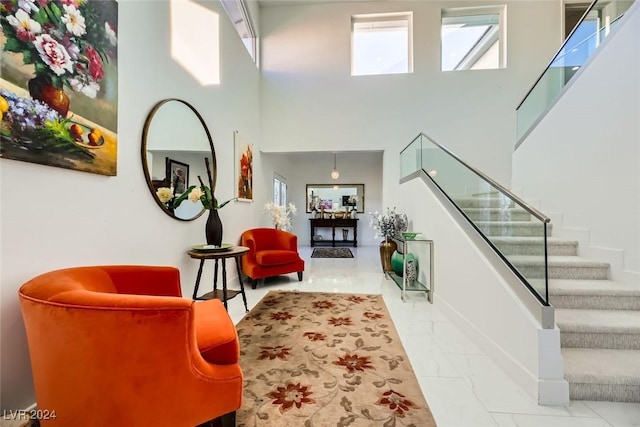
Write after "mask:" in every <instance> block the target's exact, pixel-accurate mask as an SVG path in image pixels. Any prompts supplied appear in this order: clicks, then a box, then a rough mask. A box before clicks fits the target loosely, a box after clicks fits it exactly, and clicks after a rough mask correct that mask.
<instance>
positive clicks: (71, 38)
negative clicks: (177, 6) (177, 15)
mask: <svg viewBox="0 0 640 427" xmlns="http://www.w3.org/2000/svg"><path fill="white" fill-rule="evenodd" d="M0 12H1V15H0V26H1V27H2V32H1V33H0V46H1V47H2V51H1V53H0V56H1V61H0V63H1V64H2V65H1V69H0V76H1V78H0V117H1V118H2V122H1V124H0V135H1V137H2V138H1V139H0V157H2V158H7V159H13V160H20V161H25V162H32V163H39V164H44V165H49V166H56V167H62V168H67V169H74V170H79V171H84V172H91V173H98V174H102V175H115V174H116V166H117V117H118V111H117V105H118V72H117V71H118V69H117V45H118V37H117V33H118V3H117V2H116V1H115V0H3V1H2V3H0Z"/></svg>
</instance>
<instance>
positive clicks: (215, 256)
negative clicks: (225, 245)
mask: <svg viewBox="0 0 640 427" xmlns="http://www.w3.org/2000/svg"><path fill="white" fill-rule="evenodd" d="M247 252H249V248H248V247H246V246H233V247H231V249H228V250H225V251H219V252H206V251H196V250H189V251H187V254H188V255H189V256H190V257H191V258H193V259H199V260H200V266H199V267H198V276H197V278H196V286H195V288H194V290H193V299H194V300H208V299H213V298H217V299H219V300H222V303H223V304H224V308H225V309H226V308H227V300H230V299H231V298H233V297H235V296H236V295H238V294H242V300H243V301H244V309H245V310H246V311H247V312H248V311H249V308H248V307H247V296H246V295H245V292H244V284H243V283H242V273H241V272H240V260H241V258H242V256H243V255H244V254H246V253H247ZM228 258H235V260H236V270H237V272H238V281H239V282H240V290H239V291H237V290H232V289H227V267H226V260H227V259H228ZM208 259H211V260H214V261H215V267H214V273H213V291H211V292H207V293H206V294H204V295H201V296H198V288H199V287H200V278H201V277H202V267H203V266H204V262H205V260H208ZM220 260H222V289H218V261H220Z"/></svg>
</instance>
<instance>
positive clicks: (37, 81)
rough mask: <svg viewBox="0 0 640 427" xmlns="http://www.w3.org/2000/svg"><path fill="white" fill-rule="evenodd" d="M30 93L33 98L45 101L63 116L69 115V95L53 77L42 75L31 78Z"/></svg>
mask: <svg viewBox="0 0 640 427" xmlns="http://www.w3.org/2000/svg"><path fill="white" fill-rule="evenodd" d="M28 87H29V94H30V95H31V97H32V98H33V99H37V100H38V101H41V102H44V103H45V104H47V105H48V106H49V107H50V108H51V109H53V110H55V111H57V112H58V114H60V116H61V117H62V118H65V117H67V113H68V112H69V96H67V94H66V93H65V92H64V90H63V89H62V88H61V87H55V86H54V85H53V84H52V83H51V79H50V78H49V77H47V76H44V75H40V76H36V77H34V78H33V79H31V80H29V83H28Z"/></svg>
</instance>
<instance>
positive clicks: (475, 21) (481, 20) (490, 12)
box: [441, 6, 506, 71]
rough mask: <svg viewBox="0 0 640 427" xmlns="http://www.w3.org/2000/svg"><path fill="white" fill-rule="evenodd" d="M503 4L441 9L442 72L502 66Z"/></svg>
mask: <svg viewBox="0 0 640 427" xmlns="http://www.w3.org/2000/svg"><path fill="white" fill-rule="evenodd" d="M504 11H505V7H504V6H498V7H477V8H459V9H443V10H442V27H441V30H442V35H441V37H442V55H441V69H442V71H458V70H488V69H495V68H505V66H506V48H505V47H506V40H505V39H506V36H505V32H504V28H505V24H504V22H505V13H504Z"/></svg>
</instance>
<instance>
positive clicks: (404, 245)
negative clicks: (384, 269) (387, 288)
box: [387, 236, 435, 304]
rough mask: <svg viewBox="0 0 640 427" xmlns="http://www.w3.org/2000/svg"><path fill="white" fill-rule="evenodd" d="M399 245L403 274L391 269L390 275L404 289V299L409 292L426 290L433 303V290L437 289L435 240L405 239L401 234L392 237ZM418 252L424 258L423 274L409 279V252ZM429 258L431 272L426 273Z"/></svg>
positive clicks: (422, 264) (403, 299)
mask: <svg viewBox="0 0 640 427" xmlns="http://www.w3.org/2000/svg"><path fill="white" fill-rule="evenodd" d="M391 238H392V239H393V240H394V241H395V242H396V244H397V245H398V249H397V251H398V253H399V254H400V255H402V273H403V274H402V275H399V274H398V273H396V272H395V271H389V272H388V273H387V274H388V276H389V277H390V278H391V279H392V280H393V281H394V282H395V283H396V285H398V287H399V288H400V289H401V290H402V301H405V298H406V293H407V292H424V293H425V294H426V296H427V300H428V301H429V302H430V303H431V304H433V292H434V290H435V286H434V281H433V240H429V239H419V238H416V239H413V240H409V239H405V238H404V237H401V236H392V237H391ZM414 252H416V253H418V254H419V255H420V257H419V258H418V260H420V259H422V263H419V266H421V267H420V270H421V272H422V273H421V274H418V277H417V278H416V279H415V280H413V281H410V280H407V258H408V257H407V254H409V253H412V254H413V253H414ZM427 259H428V260H429V272H428V274H425V272H424V263H425V261H426V260H427Z"/></svg>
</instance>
